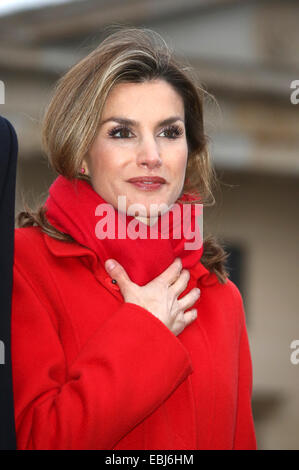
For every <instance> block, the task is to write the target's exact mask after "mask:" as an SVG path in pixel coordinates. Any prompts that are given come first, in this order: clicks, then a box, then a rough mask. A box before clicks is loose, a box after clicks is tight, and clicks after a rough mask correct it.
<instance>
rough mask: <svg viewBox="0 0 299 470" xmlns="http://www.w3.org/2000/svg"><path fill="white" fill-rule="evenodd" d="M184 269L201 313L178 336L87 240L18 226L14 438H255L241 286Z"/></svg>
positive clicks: (185, 442) (189, 444)
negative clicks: (124, 289) (130, 296)
mask: <svg viewBox="0 0 299 470" xmlns="http://www.w3.org/2000/svg"><path fill="white" fill-rule="evenodd" d="M190 274H191V277H190V281H189V285H188V287H187V289H186V291H185V293H187V292H188V291H189V290H190V289H191V288H193V287H194V286H195V285H196V284H197V285H198V286H199V287H200V289H201V296H200V299H199V301H198V302H197V304H198V317H197V319H196V320H195V321H194V322H193V323H192V324H191V325H189V326H188V327H186V329H185V330H184V331H183V332H182V333H181V334H180V335H179V336H175V335H174V334H173V333H172V332H171V331H170V330H169V329H168V328H167V327H166V326H165V325H164V324H163V323H162V322H161V321H160V320H159V319H158V318H156V317H155V316H154V315H153V314H152V313H150V312H149V311H147V310H146V309H144V308H142V307H139V306H138V305H135V304H133V303H125V302H124V301H123V297H122V295H121V293H120V291H119V288H118V286H117V285H115V284H113V283H111V278H110V277H109V276H108V274H107V273H106V271H105V269H104V267H103V266H102V265H101V264H100V263H99V262H98V261H97V257H96V255H95V254H94V253H93V252H92V251H91V250H89V249H87V248H85V247H83V246H81V245H79V244H77V243H68V242H61V241H57V240H55V239H53V238H51V237H49V236H47V235H45V234H43V233H42V232H41V231H40V229H39V228H37V227H28V228H21V229H16V231H15V262H14V281H13V297H12V325H11V328H12V337H11V340H12V366H13V391H14V404H15V422H16V432H17V445H18V449H105V450H108V449H115V450H116V449H150V450H163V449H164V450H165V449H192V450H194V449H256V438H255V431H254V424H253V418H252V410H251V392H252V363H251V357H250V350H249V343H248V336H247V330H246V323H245V314H244V308H243V302H242V297H241V294H240V292H239V290H238V288H237V287H236V286H235V284H233V283H232V282H231V281H230V280H228V281H227V283H226V284H221V283H219V282H214V283H213V282H211V278H213V276H215V275H212V276H210V275H209V272H208V271H207V269H206V268H204V266H203V265H202V264H201V263H199V264H198V265H197V266H196V269H193V270H190ZM184 295H185V294H184Z"/></svg>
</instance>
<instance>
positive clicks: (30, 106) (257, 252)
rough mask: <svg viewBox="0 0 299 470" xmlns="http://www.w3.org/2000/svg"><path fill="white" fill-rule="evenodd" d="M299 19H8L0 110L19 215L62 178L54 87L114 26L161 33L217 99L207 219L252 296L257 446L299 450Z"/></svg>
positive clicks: (166, 14)
mask: <svg viewBox="0 0 299 470" xmlns="http://www.w3.org/2000/svg"><path fill="white" fill-rule="evenodd" d="M298 18H299V3H298V1H296V0H293V1H292V0H284V1H283V0H280V1H278V0H277V1H276V0H272V1H263V0H260V1H232V0H231V1H229V0H172V1H168V0H138V1H137V0H131V1H130V0H126V1H121V0H115V1H109V0H98V1H95V0H85V1H82V0H76V1H75V2H71V3H66V4H61V5H53V6H51V7H45V8H41V9H34V10H31V11H23V12H22V11H21V12H18V13H14V14H11V15H9V16H3V17H0V80H1V81H3V83H4V84H5V104H1V106H0V113H1V114H2V115H3V116H5V117H7V118H8V119H9V120H10V121H11V122H12V123H13V125H14V126H15V128H16V131H17V134H18V138H19V167H18V175H17V201H16V213H18V211H19V210H20V209H21V208H22V197H23V195H24V196H25V198H26V201H27V202H29V204H32V205H34V206H37V205H38V203H39V202H40V201H43V200H44V197H45V195H46V192H47V189H48V187H49V184H50V183H51V182H52V180H53V178H54V177H55V175H54V174H53V173H52V171H51V170H50V169H49V166H48V163H47V160H46V158H45V156H44V155H43V154H42V152H41V139H40V122H41V119H42V115H43V111H44V108H45V106H46V104H47V103H48V100H49V98H50V96H51V92H52V89H53V85H54V83H55V82H56V80H57V79H58V78H59V77H60V76H61V75H62V74H63V73H64V72H65V71H66V70H67V69H68V68H69V67H70V66H72V65H73V64H74V63H75V62H77V61H78V60H79V59H80V58H82V57H83V56H85V55H87V54H88V53H89V52H90V51H91V50H92V49H93V48H94V47H96V46H97V45H98V44H99V42H100V41H101V40H102V39H103V38H104V37H105V36H106V34H107V31H108V30H107V29H106V28H107V26H109V25H111V24H127V25H128V26H146V27H149V28H151V29H154V30H156V31H157V32H159V33H160V34H161V35H162V36H163V37H164V39H165V40H166V42H167V43H168V44H170V45H171V46H172V47H173V48H174V50H175V51H176V53H177V54H178V55H181V56H182V57H183V58H185V59H187V60H188V61H189V62H190V63H191V64H192V65H194V67H195V69H196V71H197V73H198V79H199V81H200V82H201V83H202V84H203V86H204V87H205V88H206V90H207V91H208V92H209V93H211V94H212V95H214V96H215V98H216V100H217V102H218V104H219V107H218V106H217V105H216V104H215V103H214V101H213V100H210V101H209V102H208V103H207V108H206V132H207V134H208V135H209V136H210V138H211V154H212V157H213V159H214V162H215V165H216V169H217V172H218V175H219V177H220V179H221V182H222V184H221V193H219V194H218V193H217V194H216V199H217V206H215V207H213V208H207V209H206V210H205V211H206V212H205V223H206V230H208V231H209V232H211V233H214V234H216V235H217V236H218V237H219V238H220V239H222V241H223V242H225V244H226V246H227V249H228V250H229V251H230V253H231V257H230V268H231V279H232V280H233V281H234V282H236V284H237V285H238V286H239V288H240V290H241V292H242V295H243V299H244V305H245V311H246V316H247V327H248V334H249V339H250V345H251V352H252V362H253V374H254V377H253V380H254V382H253V412H254V418H255V424H256V432H257V440H258V448H259V449H299V431H298V429H299V364H298V365H294V364H292V363H291V361H290V355H291V352H292V349H291V348H290V344H291V342H292V341H293V340H294V339H299V322H298V301H297V288H298V284H297V282H298V270H297V259H298V251H297V243H298V225H299V224H298V209H297V202H298V195H299V191H298V179H299V103H298V105H296V104H292V102H291V99H290V95H291V92H292V89H291V83H292V81H294V80H299V53H298V50H299V29H298ZM298 96H299V94H298ZM296 254H297V257H296ZM296 258H297V259H296Z"/></svg>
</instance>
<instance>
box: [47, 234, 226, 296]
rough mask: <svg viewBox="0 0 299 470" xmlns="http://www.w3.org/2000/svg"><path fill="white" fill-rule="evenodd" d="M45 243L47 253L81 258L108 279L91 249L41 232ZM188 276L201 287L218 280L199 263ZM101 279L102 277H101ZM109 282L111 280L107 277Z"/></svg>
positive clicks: (115, 287) (95, 271) (116, 287)
mask: <svg viewBox="0 0 299 470" xmlns="http://www.w3.org/2000/svg"><path fill="white" fill-rule="evenodd" d="M43 236H44V240H45V243H46V245H47V247H48V249H49V251H50V252H51V253H52V254H53V255H54V256H58V257H74V256H75V257H76V256H77V257H82V258H83V262H84V264H86V265H87V266H89V268H90V269H91V270H92V272H94V273H95V274H96V273H98V274H100V275H101V274H102V275H103V274H104V273H105V279H107V278H108V273H107V272H106V270H105V268H104V267H103V266H101V263H100V262H99V260H98V257H97V255H96V254H95V252H94V251H92V250H91V249H89V248H87V247H85V246H82V245H80V244H79V243H77V242H75V241H74V242H66V241H62V240H57V239H55V238H53V237H50V236H49V235H47V234H46V233H44V232H43ZM189 271H190V274H191V275H192V276H193V277H194V278H195V279H197V280H199V281H200V283H201V284H203V285H207V286H208V285H212V284H215V283H216V282H218V278H217V276H216V274H215V273H211V272H210V271H209V270H208V269H207V268H206V267H205V266H204V265H203V264H202V263H201V262H198V263H197V264H196V265H195V266H193V267H192V268H190V269H189ZM101 277H102V276H101ZM109 280H110V281H111V278H110V277H109ZM112 286H113V288H114V290H115V289H117V290H119V288H118V286H115V285H113V284H112Z"/></svg>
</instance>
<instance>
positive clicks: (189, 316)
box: [184, 308, 197, 326]
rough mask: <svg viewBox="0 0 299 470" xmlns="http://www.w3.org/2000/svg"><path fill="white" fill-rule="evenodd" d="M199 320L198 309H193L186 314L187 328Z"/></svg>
mask: <svg viewBox="0 0 299 470" xmlns="http://www.w3.org/2000/svg"><path fill="white" fill-rule="evenodd" d="M196 318H197V309H196V308H193V309H192V310H188V312H185V313H184V321H185V326H188V325H190V323H192V322H193V321H194V320H195V319H196Z"/></svg>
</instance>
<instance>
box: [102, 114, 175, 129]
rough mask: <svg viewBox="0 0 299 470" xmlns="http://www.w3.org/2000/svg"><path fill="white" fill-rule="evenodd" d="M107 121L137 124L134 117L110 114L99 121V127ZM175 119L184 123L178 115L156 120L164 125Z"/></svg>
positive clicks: (159, 124)
mask: <svg viewBox="0 0 299 470" xmlns="http://www.w3.org/2000/svg"><path fill="white" fill-rule="evenodd" d="M109 121H115V122H118V123H119V124H127V125H131V126H138V122H137V121H134V119H126V118H122V117H118V116H111V117H110V118H107V119H105V120H104V121H101V122H100V127H101V126H103V125H104V124H106V122H109ZM176 121H182V122H183V123H184V120H183V119H182V118H181V117H180V116H171V117H169V118H167V119H163V121H160V122H158V126H166V125H168V124H172V123H173V122H176Z"/></svg>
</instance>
